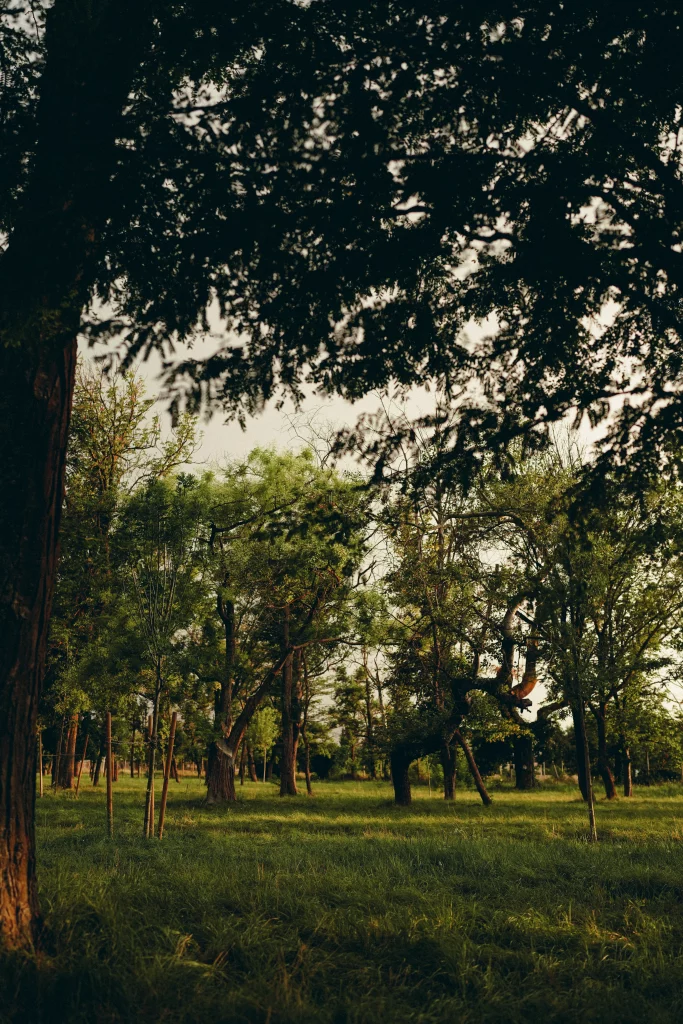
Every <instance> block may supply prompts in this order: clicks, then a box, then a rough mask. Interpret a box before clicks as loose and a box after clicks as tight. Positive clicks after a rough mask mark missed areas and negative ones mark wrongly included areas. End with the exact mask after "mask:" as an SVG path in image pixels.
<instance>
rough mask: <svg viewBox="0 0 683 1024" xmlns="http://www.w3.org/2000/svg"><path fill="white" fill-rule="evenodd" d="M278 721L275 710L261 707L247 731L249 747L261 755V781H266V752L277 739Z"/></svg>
mask: <svg viewBox="0 0 683 1024" xmlns="http://www.w3.org/2000/svg"><path fill="white" fill-rule="evenodd" d="M278 731H279V726H278V720H277V711H276V710H275V708H269V707H263V708H259V710H258V711H257V712H256V713H255V714H254V717H253V718H252V720H251V723H250V725H249V729H248V730H247V738H248V740H249V742H250V743H251V745H252V746H253V747H254V748H255V749H256V750H260V751H262V753H263V781H264V782H265V781H266V762H267V760H268V751H269V750H270V749H271V747H272V746H273V744H274V743H275V740H276V739H277V737H278Z"/></svg>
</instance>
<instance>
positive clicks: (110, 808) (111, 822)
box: [106, 711, 114, 839]
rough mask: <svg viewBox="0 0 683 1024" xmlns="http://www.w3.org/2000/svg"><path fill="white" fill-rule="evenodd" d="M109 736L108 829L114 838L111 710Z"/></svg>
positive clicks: (108, 716)
mask: <svg viewBox="0 0 683 1024" xmlns="http://www.w3.org/2000/svg"><path fill="white" fill-rule="evenodd" d="M106 730H107V731H106V736H107V830H108V833H109V838H110V839H113V838H114V803H113V797H112V789H111V784H112V767H113V766H112V757H113V755H112V749H111V711H107V718H106Z"/></svg>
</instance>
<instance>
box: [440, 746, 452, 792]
mask: <svg viewBox="0 0 683 1024" xmlns="http://www.w3.org/2000/svg"><path fill="white" fill-rule="evenodd" d="M441 767H442V768H443V798H444V800H455V747H452V746H451V744H450V743H443V744H442V745H441Z"/></svg>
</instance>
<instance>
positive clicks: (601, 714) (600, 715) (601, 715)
mask: <svg viewBox="0 0 683 1024" xmlns="http://www.w3.org/2000/svg"><path fill="white" fill-rule="evenodd" d="M606 712H607V709H606V707H605V705H604V704H600V705H599V707H597V708H595V709H593V716H594V718H595V722H596V725H597V727H598V771H599V772H600V775H601V777H602V782H603V785H604V787H605V796H606V797H607V799H608V800H615V799H616V796H617V787H616V784H615V781H614V774H613V772H612V769H611V767H610V763H609V759H608V757H607V728H606V722H605V719H606Z"/></svg>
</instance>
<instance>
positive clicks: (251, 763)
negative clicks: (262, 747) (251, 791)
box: [247, 743, 258, 782]
mask: <svg viewBox="0 0 683 1024" xmlns="http://www.w3.org/2000/svg"><path fill="white" fill-rule="evenodd" d="M247 765H248V767H249V778H250V780H251V781H252V782H258V772H257V771H256V761H255V759H254V748H253V747H252V745H251V743H247Z"/></svg>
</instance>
